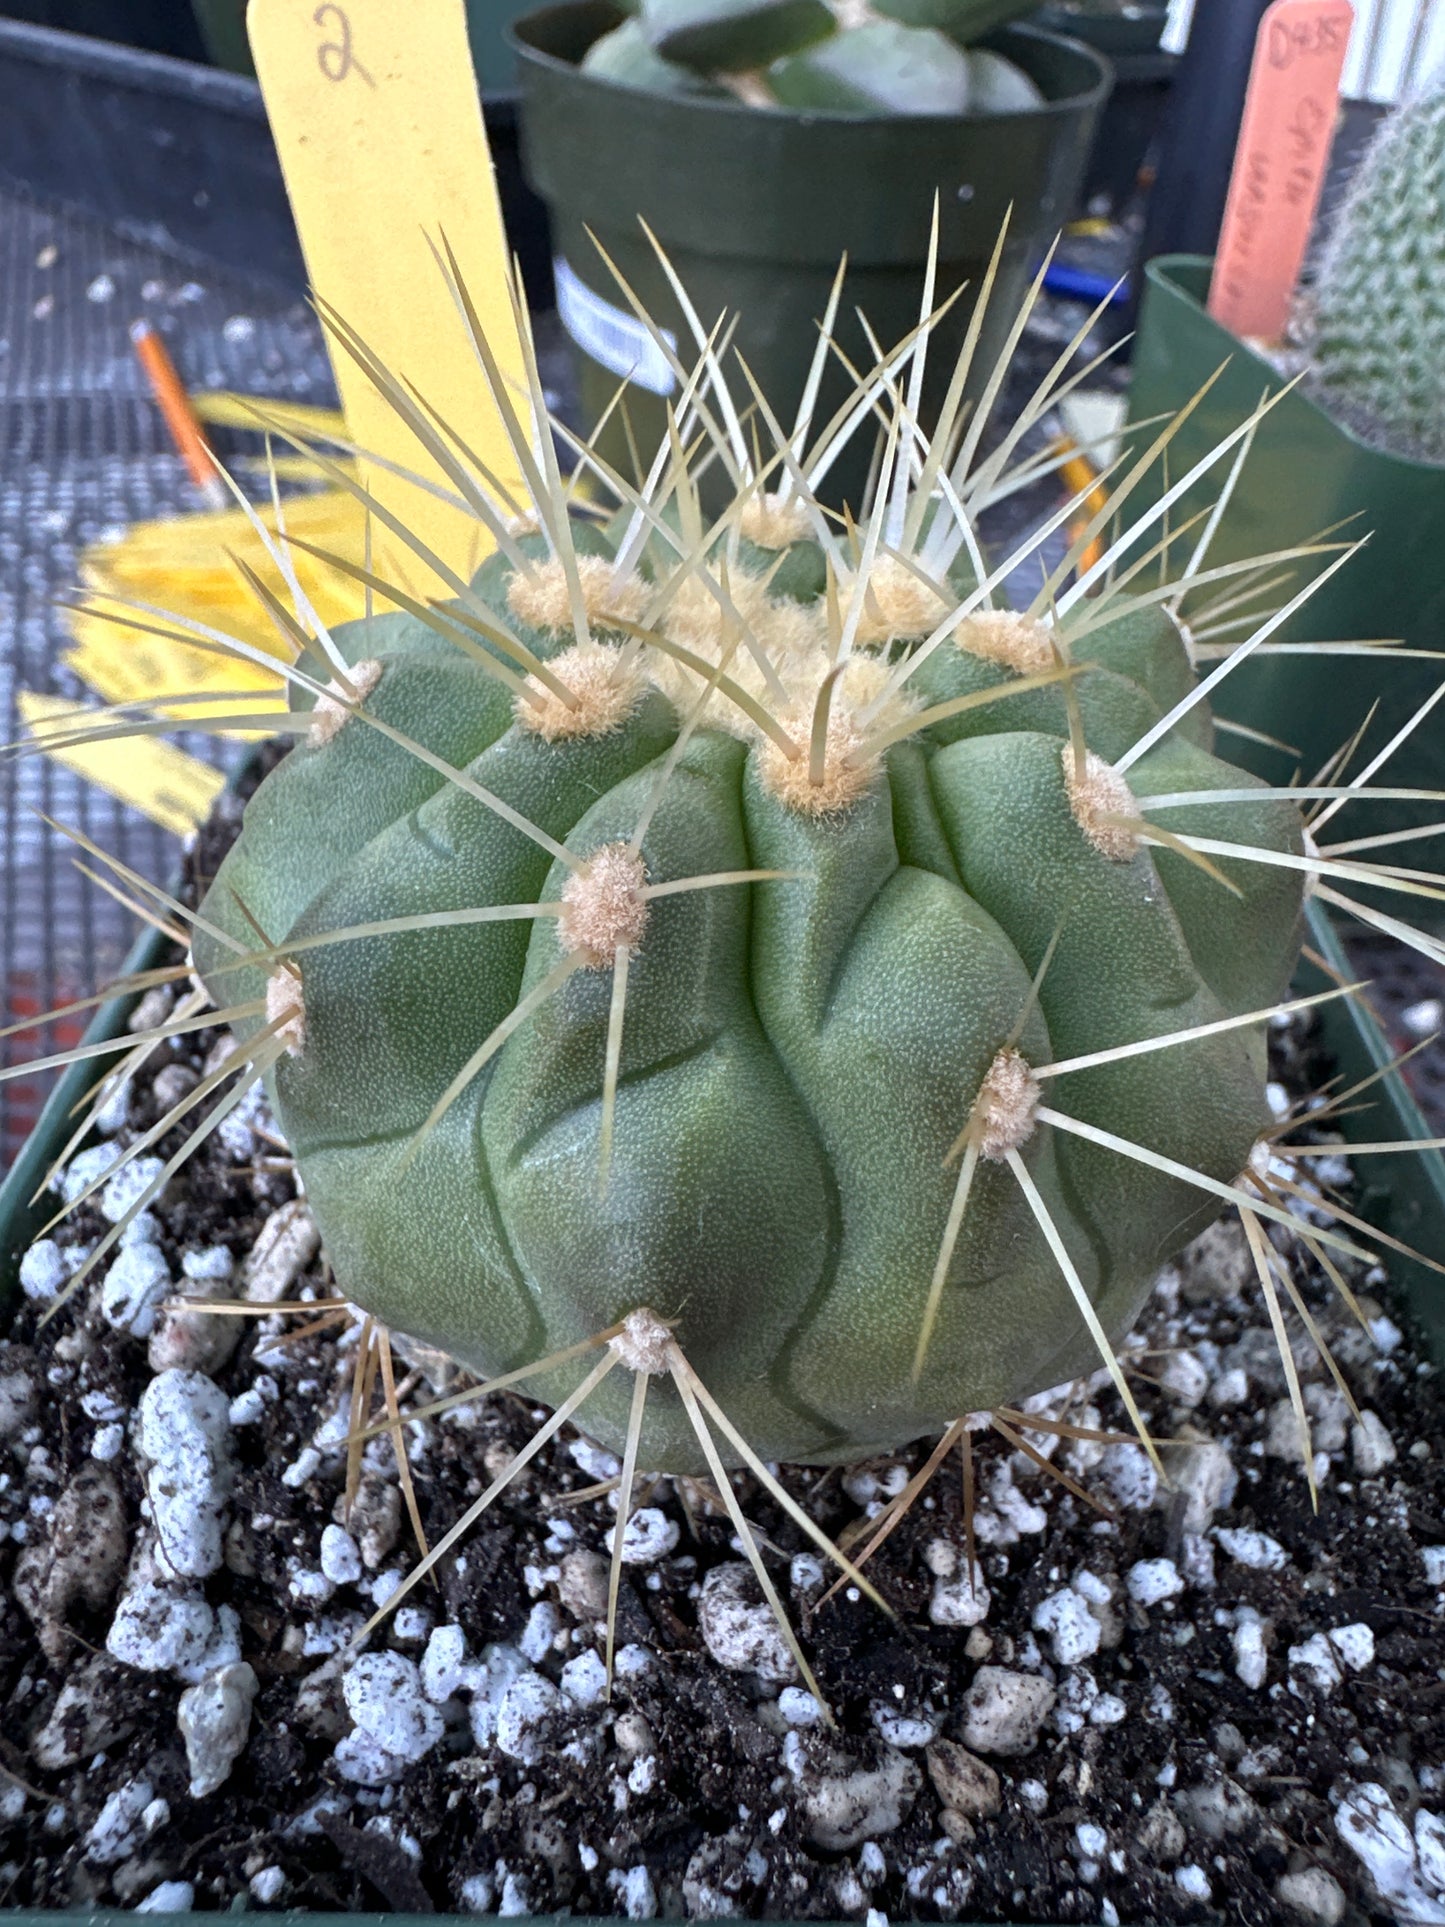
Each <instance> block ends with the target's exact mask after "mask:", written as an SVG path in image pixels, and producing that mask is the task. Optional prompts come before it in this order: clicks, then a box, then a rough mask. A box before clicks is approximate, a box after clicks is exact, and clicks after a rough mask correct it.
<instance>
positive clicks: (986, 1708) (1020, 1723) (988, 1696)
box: [959, 1666, 1056, 1759]
mask: <svg viewBox="0 0 1445 1927" xmlns="http://www.w3.org/2000/svg"><path fill="white" fill-rule="evenodd" d="M1055 1697H1056V1695H1055V1693H1054V1689H1053V1687H1052V1686H1050V1685H1049V1683H1048V1681H1047V1680H1045V1679H1040V1678H1039V1677H1038V1675H1037V1674H1035V1673H1013V1672H1009V1671H1008V1670H1007V1668H1005V1667H1002V1666H980V1667H979V1669H978V1671H977V1672H976V1673H975V1674H974V1676H973V1684H972V1685H971V1686H970V1687H969V1689H968V1691H967V1693H966V1694H965V1695H964V1699H963V1713H964V1717H963V1724H962V1726H961V1727H960V1729H959V1738H960V1739H961V1740H962V1742H963V1744H964V1745H965V1746H966V1747H968V1748H969V1750H970V1751H971V1752H974V1753H993V1754H997V1755H998V1756H1000V1757H1001V1758H1005V1759H1007V1758H1012V1757H1014V1756H1015V1755H1017V1754H1020V1753H1027V1752H1029V1751H1030V1750H1031V1748H1032V1747H1033V1745H1034V1742H1035V1741H1036V1740H1037V1739H1038V1736H1039V1729H1040V1728H1041V1727H1042V1726H1043V1723H1044V1721H1045V1720H1046V1719H1047V1718H1048V1716H1049V1713H1050V1712H1051V1710H1052V1708H1053V1704H1054V1700H1055Z"/></svg>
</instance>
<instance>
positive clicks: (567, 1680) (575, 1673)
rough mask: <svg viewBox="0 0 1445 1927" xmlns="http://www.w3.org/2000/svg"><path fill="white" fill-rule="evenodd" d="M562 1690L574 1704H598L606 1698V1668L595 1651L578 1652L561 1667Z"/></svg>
mask: <svg viewBox="0 0 1445 1927" xmlns="http://www.w3.org/2000/svg"><path fill="white" fill-rule="evenodd" d="M562 1691H563V1692H564V1693H565V1694H566V1696H567V1698H568V1699H569V1700H571V1702H572V1704H573V1705H574V1706H600V1705H601V1704H602V1702H603V1701H604V1700H605V1699H606V1698H607V1668H606V1667H605V1666H604V1665H603V1663H602V1661H601V1660H600V1659H599V1658H598V1656H597V1654H596V1653H593V1652H586V1653H579V1654H578V1655H577V1657H576V1659H569V1660H568V1662H567V1664H566V1665H565V1666H564V1667H563V1668H562Z"/></svg>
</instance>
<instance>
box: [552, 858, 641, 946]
mask: <svg viewBox="0 0 1445 1927" xmlns="http://www.w3.org/2000/svg"><path fill="white" fill-rule="evenodd" d="M646 886H647V871H646V869H645V868H644V866H643V862H642V858H641V857H640V856H638V855H636V853H635V852H634V851H632V850H631V849H629V848H628V846H627V844H625V843H604V844H603V845H602V848H601V849H600V850H595V851H594V852H593V854H592V855H591V856H590V857H589V858H588V860H587V862H586V863H585V864H584V865H583V867H582V868H581V869H580V870H575V871H574V872H573V873H572V875H571V876H570V877H568V879H567V881H566V883H564V884H563V886H562V914H561V916H560V917H558V919H557V928H558V932H559V933H560V935H561V938H562V947H563V948H564V949H565V950H580V951H581V952H582V955H583V957H584V959H585V960H586V962H587V963H588V964H589V965H590V966H591V967H592V968H593V969H599V968H600V967H601V966H602V965H603V964H610V963H611V962H612V961H613V959H614V958H615V957H616V955H617V951H618V947H619V945H621V944H624V943H625V944H626V945H627V946H628V948H629V949H631V950H635V949H636V948H637V946H638V944H640V943H641V941H642V933H643V931H644V930H645V929H646V928H647V898H646V896H645V895H644V891H645V889H646Z"/></svg>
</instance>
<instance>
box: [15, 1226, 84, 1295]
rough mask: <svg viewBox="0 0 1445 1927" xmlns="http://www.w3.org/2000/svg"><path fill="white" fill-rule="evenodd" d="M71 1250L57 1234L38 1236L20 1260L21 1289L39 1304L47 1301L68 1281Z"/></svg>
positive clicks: (70, 1269) (70, 1270) (70, 1268)
mask: <svg viewBox="0 0 1445 1927" xmlns="http://www.w3.org/2000/svg"><path fill="white" fill-rule="evenodd" d="M71 1255H72V1254H71V1252H70V1251H69V1250H67V1248H66V1247H65V1246H64V1245H58V1244H57V1243H56V1242H55V1240H54V1238H37V1239H36V1241H35V1243H34V1244H33V1245H31V1247H30V1249H29V1250H28V1251H27V1252H26V1254H25V1256H24V1257H23V1258H22V1259H21V1260H20V1289H21V1290H22V1291H23V1292H24V1293H25V1296H26V1297H27V1298H29V1299H32V1300H33V1301H34V1302H35V1303H36V1304H37V1305H48V1304H49V1303H50V1301H51V1299H52V1298H54V1297H55V1296H56V1295H57V1293H58V1292H59V1291H60V1290H61V1288H62V1287H63V1286H64V1285H66V1284H67V1283H69V1281H70V1277H71V1272H72V1267H71V1265H70V1262H69V1260H70V1257H71Z"/></svg>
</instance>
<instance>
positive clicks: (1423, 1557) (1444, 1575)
mask: <svg viewBox="0 0 1445 1927" xmlns="http://www.w3.org/2000/svg"><path fill="white" fill-rule="evenodd" d="M1420 1562H1421V1564H1422V1565H1423V1566H1424V1568H1425V1583H1426V1585H1427V1586H1445V1546H1421V1548H1420Z"/></svg>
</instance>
